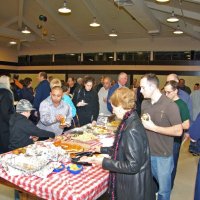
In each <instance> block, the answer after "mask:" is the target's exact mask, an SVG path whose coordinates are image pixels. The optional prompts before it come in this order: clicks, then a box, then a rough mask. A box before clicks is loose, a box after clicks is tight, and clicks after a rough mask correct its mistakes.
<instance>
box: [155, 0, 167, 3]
mask: <svg viewBox="0 0 200 200" xmlns="http://www.w3.org/2000/svg"><path fill="white" fill-rule="evenodd" d="M156 1H157V2H160V3H166V2H169V1H170V0H156Z"/></svg>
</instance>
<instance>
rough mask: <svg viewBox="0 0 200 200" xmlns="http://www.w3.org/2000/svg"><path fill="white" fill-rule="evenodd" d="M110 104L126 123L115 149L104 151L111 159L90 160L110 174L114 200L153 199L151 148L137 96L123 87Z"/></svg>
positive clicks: (121, 127)
mask: <svg viewBox="0 0 200 200" xmlns="http://www.w3.org/2000/svg"><path fill="white" fill-rule="evenodd" d="M110 101H111V105H112V108H113V113H115V114H116V116H117V117H118V118H119V119H121V120H122V122H121V124H120V125H119V127H118V130H117V133H116V136H115V141H114V144H113V147H102V148H101V149H100V152H101V153H109V154H110V156H111V158H101V157H92V158H87V159H86V161H89V162H92V163H96V164H101V165H102V167H103V168H104V169H106V170H109V171H110V178H109V195H110V199H112V200H114V199H117V200H152V199H154V197H153V191H152V175H151V166H150V153H149V145H148V140H147V136H146V132H145V129H144V127H143V125H142V123H141V120H140V118H139V117H138V115H137V113H136V110H135V94H134V92H133V91H132V90H130V89H128V88H119V89H117V90H116V91H115V92H114V93H113V95H112V96H111V98H110ZM83 159H84V158H82V161H83Z"/></svg>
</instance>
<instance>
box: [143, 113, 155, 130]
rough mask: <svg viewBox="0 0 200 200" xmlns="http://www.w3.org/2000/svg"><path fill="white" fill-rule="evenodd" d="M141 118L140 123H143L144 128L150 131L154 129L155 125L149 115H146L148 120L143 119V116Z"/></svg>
mask: <svg viewBox="0 0 200 200" xmlns="http://www.w3.org/2000/svg"><path fill="white" fill-rule="evenodd" d="M141 120H142V124H143V126H144V128H146V129H148V130H150V131H155V127H156V125H155V124H154V123H153V121H152V120H151V116H150V115H148V120H145V119H143V118H141Z"/></svg>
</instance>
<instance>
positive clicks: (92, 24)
mask: <svg viewBox="0 0 200 200" xmlns="http://www.w3.org/2000/svg"><path fill="white" fill-rule="evenodd" d="M90 26H91V27H99V26H100V24H99V23H98V22H97V19H96V17H94V18H93V22H92V23H91V24H90Z"/></svg>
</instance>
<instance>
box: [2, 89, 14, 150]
mask: <svg viewBox="0 0 200 200" xmlns="http://www.w3.org/2000/svg"><path fill="white" fill-rule="evenodd" d="M12 113H14V105H13V95H12V93H11V91H9V90H8V89H6V88H5V87H4V88H3V85H0V153H5V152H7V151H8V143H9V118H10V115H11V114H12Z"/></svg>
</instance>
